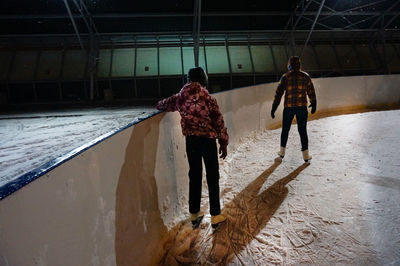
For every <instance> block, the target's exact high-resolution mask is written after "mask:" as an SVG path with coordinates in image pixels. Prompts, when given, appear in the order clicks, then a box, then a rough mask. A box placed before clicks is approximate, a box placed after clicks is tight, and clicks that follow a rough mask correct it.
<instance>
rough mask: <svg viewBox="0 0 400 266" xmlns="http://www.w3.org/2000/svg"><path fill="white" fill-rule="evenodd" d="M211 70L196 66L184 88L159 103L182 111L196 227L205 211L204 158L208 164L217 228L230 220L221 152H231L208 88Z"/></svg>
mask: <svg viewBox="0 0 400 266" xmlns="http://www.w3.org/2000/svg"><path fill="white" fill-rule="evenodd" d="M207 82H208V77H207V74H206V73H205V72H204V70H203V69H202V68H201V67H196V68H192V69H190V70H189V73H188V83H186V84H185V85H184V86H183V88H182V89H181V91H180V92H179V93H177V94H175V95H172V96H170V97H169V98H166V99H163V100H161V101H160V102H158V104H157V109H158V110H161V111H167V112H174V111H178V112H179V114H180V115H181V127H182V133H183V135H184V136H185V138H186V153H187V158H188V162H189V212H190V218H191V221H192V224H193V228H196V227H198V226H199V224H200V222H201V220H202V219H203V217H204V214H203V213H202V212H201V211H200V201H201V187H202V171H203V169H202V168H203V167H202V160H204V165H205V167H206V178H207V184H208V191H209V199H210V214H211V224H212V226H213V227H214V228H215V227H217V226H218V224H220V223H222V222H224V221H225V220H226V216H225V215H223V214H221V207H220V200H219V193H220V192H219V163H218V153H217V144H216V139H218V143H219V154H220V155H221V156H220V157H221V158H222V159H225V157H226V156H227V146H228V142H229V136H228V133H227V129H226V127H225V125H224V119H223V116H222V114H221V112H220V111H219V107H218V103H217V101H216V99H215V98H214V97H212V96H211V95H210V93H209V92H208V91H207V89H206V86H207Z"/></svg>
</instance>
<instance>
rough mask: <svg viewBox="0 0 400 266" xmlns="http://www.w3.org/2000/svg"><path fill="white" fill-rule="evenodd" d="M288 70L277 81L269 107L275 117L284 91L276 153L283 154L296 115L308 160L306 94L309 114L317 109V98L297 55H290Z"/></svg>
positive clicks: (281, 155)
mask: <svg viewBox="0 0 400 266" xmlns="http://www.w3.org/2000/svg"><path fill="white" fill-rule="evenodd" d="M288 70H289V71H288V72H286V73H285V74H283V76H282V77H281V79H280V81H279V84H278V88H277V89H276V93H275V98H274V102H273V104H272V109H271V117H272V118H275V111H276V109H277V108H278V105H279V103H280V101H281V98H282V95H283V94H284V93H285V102H284V109H283V120H282V133H281V147H280V151H279V152H278V155H279V156H280V157H281V158H283V157H284V156H285V150H286V143H287V140H288V136H289V131H290V126H291V124H292V121H293V118H294V116H296V120H297V128H298V131H299V134H300V140H301V151H302V153H303V159H304V161H306V162H308V161H309V160H311V158H312V157H311V156H310V155H309V151H308V136H307V117H308V111H307V96H308V98H309V100H310V103H311V104H310V106H309V107H311V114H314V113H315V111H316V109H317V98H316V95H315V90H314V85H313V83H312V81H311V78H310V76H309V75H308V74H307V73H306V72H304V71H301V62H300V58H299V57H298V56H292V57H290V59H289V62H288Z"/></svg>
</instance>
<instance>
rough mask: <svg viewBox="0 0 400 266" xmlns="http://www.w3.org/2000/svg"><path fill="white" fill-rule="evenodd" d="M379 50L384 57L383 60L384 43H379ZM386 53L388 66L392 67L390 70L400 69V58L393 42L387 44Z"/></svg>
mask: <svg viewBox="0 0 400 266" xmlns="http://www.w3.org/2000/svg"><path fill="white" fill-rule="evenodd" d="M377 48H378V52H379V55H380V57H381V58H382V61H383V57H384V52H383V46H382V45H378V47H377ZM385 48H386V49H385V53H386V63H387V65H388V68H389V69H390V71H392V72H393V71H395V72H397V71H400V60H399V58H398V56H397V54H396V51H395V49H394V46H393V45H392V44H386V46H385Z"/></svg>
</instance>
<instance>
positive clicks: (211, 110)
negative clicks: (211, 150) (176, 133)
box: [157, 82, 229, 147]
mask: <svg viewBox="0 0 400 266" xmlns="http://www.w3.org/2000/svg"><path fill="white" fill-rule="evenodd" d="M157 109H158V110H161V111H168V112H174V111H178V112H179V113H180V115H181V126H182V133H183V135H184V136H192V135H194V136H201V137H207V138H214V139H218V143H219V145H221V146H225V147H226V146H227V145H228V142H229V136H228V132H227V129H226V127H225V125H224V118H223V117H222V114H221V112H220V111H219V107H218V104H217V100H216V99H215V98H214V97H212V96H211V95H210V93H209V92H208V91H207V89H206V88H204V87H202V86H201V85H200V83H198V82H190V83H187V84H185V85H184V86H183V88H182V89H181V91H180V92H179V93H177V94H175V95H172V96H171V97H169V98H166V99H164V100H161V101H159V102H158V104H157Z"/></svg>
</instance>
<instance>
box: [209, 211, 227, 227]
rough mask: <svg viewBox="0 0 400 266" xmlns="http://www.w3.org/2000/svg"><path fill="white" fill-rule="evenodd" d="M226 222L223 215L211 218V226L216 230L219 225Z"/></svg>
mask: <svg viewBox="0 0 400 266" xmlns="http://www.w3.org/2000/svg"><path fill="white" fill-rule="evenodd" d="M225 221H226V216H225V215H224V214H222V213H221V214H218V215H215V216H211V226H212V228H214V229H215V228H217V227H218V225H219V224H221V223H223V222H225Z"/></svg>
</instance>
